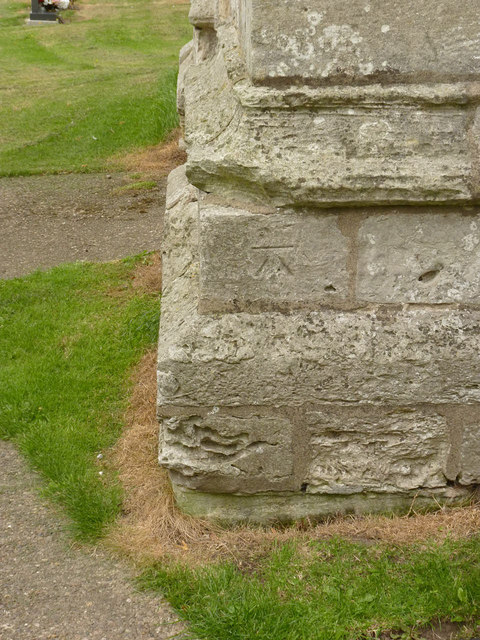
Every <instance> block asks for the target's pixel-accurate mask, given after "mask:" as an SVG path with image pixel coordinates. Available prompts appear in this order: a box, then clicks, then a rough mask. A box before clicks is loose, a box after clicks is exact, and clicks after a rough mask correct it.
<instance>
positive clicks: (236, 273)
mask: <svg viewBox="0 0 480 640" xmlns="http://www.w3.org/2000/svg"><path fill="white" fill-rule="evenodd" d="M348 244H349V240H348V238H346V237H345V235H343V234H342V232H341V231H340V229H339V227H338V224H337V217H336V216H334V215H330V216H328V215H327V216H318V215H315V214H305V215H296V216H292V215H290V214H271V215H263V214H253V213H250V212H248V211H242V210H235V209H226V208H222V207H213V206H211V207H208V206H205V207H202V210H201V214H200V298H201V300H200V305H201V309H202V310H203V311H209V312H212V311H225V310H230V311H248V310H252V311H255V310H263V311H265V310H269V309H275V308H282V307H283V308H287V309H291V308H295V307H300V308H305V307H306V308H312V307H313V308H315V306H318V305H321V304H325V303H328V304H330V303H331V302H332V300H334V299H340V300H343V299H345V298H346V297H347V296H348V288H349V281H348V273H347V254H348Z"/></svg>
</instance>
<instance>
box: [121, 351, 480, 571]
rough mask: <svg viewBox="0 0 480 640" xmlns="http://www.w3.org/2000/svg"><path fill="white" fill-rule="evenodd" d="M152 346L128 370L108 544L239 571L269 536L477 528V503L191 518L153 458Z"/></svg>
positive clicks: (388, 539)
mask: <svg viewBox="0 0 480 640" xmlns="http://www.w3.org/2000/svg"><path fill="white" fill-rule="evenodd" d="M155 363H156V353H155V352H154V351H151V352H149V353H147V354H146V355H145V356H144V358H143V359H142V361H141V362H140V364H139V365H138V367H137V369H136V370H135V373H134V390H133V395H132V397H131V401H130V406H129V409H128V413H127V427H126V430H125V433H124V435H123V437H122V438H121V440H120V441H119V443H118V445H117V448H116V451H115V455H114V463H115V465H116V466H117V468H118V469H119V472H120V477H121V481H122V482H123V485H124V487H125V492H126V499H125V505H124V515H123V516H122V517H121V519H120V520H119V521H118V522H117V524H116V526H115V528H114V529H113V531H112V532H111V534H110V536H109V543H110V544H111V545H113V546H114V547H115V548H116V549H118V550H121V551H122V552H124V553H127V554H128V555H129V556H130V557H132V558H133V559H135V560H136V561H137V562H145V561H146V562H150V561H152V560H159V559H162V560H166V559H173V560H176V561H181V562H187V563H188V564H191V565H193V564H202V563H205V562H211V561H215V560H218V559H224V558H233V559H234V560H235V561H236V562H237V564H238V565H239V566H240V567H242V568H243V569H245V570H248V568H249V566H250V565H251V563H252V562H253V563H254V564H255V559H256V558H258V557H261V556H263V555H264V554H265V553H267V552H268V550H269V549H270V548H271V546H272V545H273V543H274V542H287V541H290V540H297V541H299V542H300V543H301V544H305V543H307V542H308V541H309V540H312V539H317V540H318V539H319V540H324V539H327V538H330V537H332V536H340V537H343V538H349V539H352V540H363V541H366V540H371V541H380V542H385V543H389V544H408V543H419V542H424V541H427V540H435V541H441V540H444V539H445V538H447V537H449V538H453V539H459V538H466V537H469V536H471V535H473V534H474V533H477V532H478V531H479V530H480V508H479V506H478V505H471V506H467V507H461V508H460V507H458V508H450V509H439V510H438V511H436V512H434V513H428V514H418V513H415V505H412V509H411V512H410V514H409V515H408V516H404V517H393V518H392V517H385V516H364V517H338V518H333V519H332V520H331V521H329V522H325V523H322V524H317V525H311V526H306V525H305V523H302V525H298V526H292V527H289V528H286V529H278V528H270V529H259V528H254V527H242V528H237V529H229V530H224V529H221V528H220V527H217V526H215V525H212V524H211V523H208V522H203V521H200V520H195V519H193V518H191V517H189V516H186V515H184V514H182V513H181V512H179V511H178V510H177V508H176V507H175V503H174V498H173V495H172V491H171V489H170V486H169V482H168V477H167V475H166V473H165V471H163V470H162V469H161V468H160V467H159V465H158V463H157V447H158V439H157V432H158V424H157V420H156V415H155V396H156V383H155V379H156V376H155Z"/></svg>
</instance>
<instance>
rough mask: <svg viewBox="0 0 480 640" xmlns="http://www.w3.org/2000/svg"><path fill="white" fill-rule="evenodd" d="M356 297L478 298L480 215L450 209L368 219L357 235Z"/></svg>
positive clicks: (401, 299)
mask: <svg viewBox="0 0 480 640" xmlns="http://www.w3.org/2000/svg"><path fill="white" fill-rule="evenodd" d="M358 256H359V263H358V287H357V295H358V298H360V299H363V300H368V301H372V302H386V303H390V302H393V303H406V302H407V303H433V304H435V303H436V304H446V303H452V302H460V303H470V304H478V303H479V302H480V217H479V215H478V212H477V211H472V210H470V211H468V210H466V211H462V212H458V211H454V210H453V211H452V210H451V209H446V210H442V211H441V212H437V211H428V212H426V213H417V212H415V213H411V212H405V213H397V212H390V213H389V214H385V215H381V216H372V217H370V218H368V219H367V220H366V221H365V222H364V223H363V224H362V225H361V227H360V231H359V240H358Z"/></svg>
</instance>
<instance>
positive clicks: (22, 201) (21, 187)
mask: <svg viewBox="0 0 480 640" xmlns="http://www.w3.org/2000/svg"><path fill="white" fill-rule="evenodd" d="M141 180H143V178H142V179H141ZM152 182H155V183H156V185H157V186H156V187H154V188H148V189H145V188H139V189H130V188H129V187H130V186H132V185H135V184H137V183H139V179H138V177H137V178H135V177H133V178H132V174H128V173H116V174H69V175H58V176H33V177H20V178H2V179H0V230H1V231H0V278H15V277H17V276H22V275H26V274H27V273H30V272H31V271H34V270H36V269H46V268H49V267H52V266H54V265H56V264H60V263H62V262H76V261H84V260H88V261H93V262H103V261H107V260H114V259H117V258H123V257H126V256H128V255H134V254H136V253H140V252H141V251H153V250H158V249H159V247H160V242H161V234H162V227H163V211H164V201H165V185H166V177H164V176H160V177H157V179H156V180H154V181H152Z"/></svg>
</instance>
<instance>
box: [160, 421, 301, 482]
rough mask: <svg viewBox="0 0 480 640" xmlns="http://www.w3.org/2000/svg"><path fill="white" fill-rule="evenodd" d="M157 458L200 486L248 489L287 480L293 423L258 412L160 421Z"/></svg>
mask: <svg viewBox="0 0 480 640" xmlns="http://www.w3.org/2000/svg"><path fill="white" fill-rule="evenodd" d="M160 462H161V464H162V465H163V466H165V467H167V468H168V469H170V470H171V471H173V472H176V473H177V474H181V475H182V476H183V477H187V478H189V480H190V486H192V484H193V486H195V487H196V488H199V489H212V487H214V488H215V489H216V490H217V491H218V489H219V488H221V489H222V490H229V491H235V490H242V489H243V490H248V488H249V487H251V486H252V483H253V485H255V482H257V486H258V480H259V479H260V482H261V485H262V486H263V487H265V486H269V485H273V486H277V488H278V486H279V485H280V484H281V483H285V482H286V481H287V483H288V481H289V479H290V477H291V476H292V473H293V458H292V425H291V423H290V422H289V421H288V420H286V419H284V418H281V417H271V416H265V415H261V414H259V413H257V414H255V413H250V415H247V416H234V415H229V416H222V415H219V414H218V409H213V410H212V411H211V412H209V413H208V414H207V415H205V416H203V417H202V416H200V415H190V414H188V415H181V416H175V417H172V418H167V419H165V420H163V427H162V430H161V435H160Z"/></svg>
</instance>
